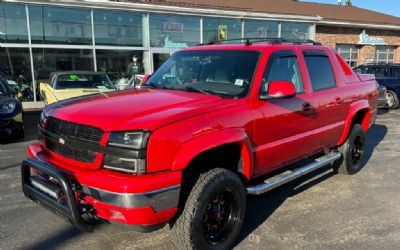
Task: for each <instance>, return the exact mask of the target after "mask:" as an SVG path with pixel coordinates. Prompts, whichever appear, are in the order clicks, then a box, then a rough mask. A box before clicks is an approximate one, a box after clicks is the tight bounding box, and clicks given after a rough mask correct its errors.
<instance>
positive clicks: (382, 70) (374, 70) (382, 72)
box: [368, 67, 389, 78]
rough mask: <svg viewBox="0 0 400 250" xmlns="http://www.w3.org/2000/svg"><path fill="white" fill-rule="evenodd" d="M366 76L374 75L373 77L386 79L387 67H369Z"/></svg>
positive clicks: (387, 74)
mask: <svg viewBox="0 0 400 250" xmlns="http://www.w3.org/2000/svg"><path fill="white" fill-rule="evenodd" d="M368 74H374V75H375V77H377V78H378V77H379V78H380V77H388V76H389V68H388V67H370V69H369V70H368Z"/></svg>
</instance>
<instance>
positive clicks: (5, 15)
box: [0, 3, 28, 43]
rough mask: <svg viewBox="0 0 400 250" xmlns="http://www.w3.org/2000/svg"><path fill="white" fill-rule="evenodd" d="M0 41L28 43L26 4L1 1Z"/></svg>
mask: <svg viewBox="0 0 400 250" xmlns="http://www.w3.org/2000/svg"><path fill="white" fill-rule="evenodd" d="M0 42H2V43H5V42H7V43H28V29H27V24H26V12H25V6H24V5H22V4H4V3H0Z"/></svg>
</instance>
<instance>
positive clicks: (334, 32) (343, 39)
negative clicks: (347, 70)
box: [316, 25, 400, 64]
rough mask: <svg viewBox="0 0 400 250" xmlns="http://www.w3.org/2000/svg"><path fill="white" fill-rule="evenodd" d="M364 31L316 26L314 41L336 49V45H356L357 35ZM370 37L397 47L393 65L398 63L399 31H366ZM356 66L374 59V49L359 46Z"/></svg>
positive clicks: (399, 58)
mask: <svg viewBox="0 0 400 250" xmlns="http://www.w3.org/2000/svg"><path fill="white" fill-rule="evenodd" d="M363 30H364V29H362V28H348V27H331V26H320V25H317V33H316V41H318V42H321V43H322V44H323V45H326V46H329V47H332V48H335V49H336V45H337V44H352V45H356V44H357V43H358V41H359V35H360V34H361V32H362V31H363ZM366 32H367V34H368V35H369V36H370V37H381V38H383V39H385V43H386V45H392V46H397V48H396V50H395V56H394V60H395V63H400V31H390V30H377V29H366ZM359 48H360V50H359V55H358V64H363V63H365V61H366V60H367V59H375V57H376V48H375V46H372V45H359Z"/></svg>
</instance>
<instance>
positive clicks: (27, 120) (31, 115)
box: [0, 111, 41, 145]
mask: <svg viewBox="0 0 400 250" xmlns="http://www.w3.org/2000/svg"><path fill="white" fill-rule="evenodd" d="M40 112H41V111H30V112H25V113H24V128H25V136H24V138H22V139H18V140H16V139H3V140H0V145H1V144H4V145H6V144H13V143H21V142H27V141H32V140H36V139H37V138H38V136H37V133H38V130H37V126H38V123H39V119H40Z"/></svg>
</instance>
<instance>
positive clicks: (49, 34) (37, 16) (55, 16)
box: [29, 6, 92, 44]
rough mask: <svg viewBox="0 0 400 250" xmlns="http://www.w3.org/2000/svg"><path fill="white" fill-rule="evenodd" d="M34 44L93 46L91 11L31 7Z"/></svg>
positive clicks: (30, 14)
mask: <svg viewBox="0 0 400 250" xmlns="http://www.w3.org/2000/svg"><path fill="white" fill-rule="evenodd" d="M29 18H30V28H31V36H32V43H44V44H92V27H91V18H90V10H86V9H79V10H78V9H70V8H53V7H42V6H29Z"/></svg>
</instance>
